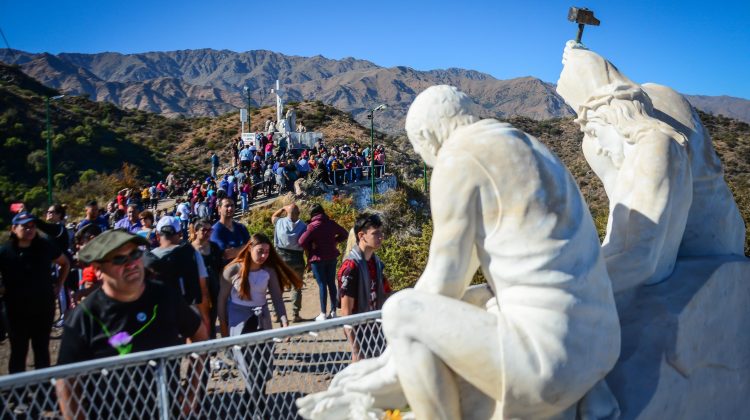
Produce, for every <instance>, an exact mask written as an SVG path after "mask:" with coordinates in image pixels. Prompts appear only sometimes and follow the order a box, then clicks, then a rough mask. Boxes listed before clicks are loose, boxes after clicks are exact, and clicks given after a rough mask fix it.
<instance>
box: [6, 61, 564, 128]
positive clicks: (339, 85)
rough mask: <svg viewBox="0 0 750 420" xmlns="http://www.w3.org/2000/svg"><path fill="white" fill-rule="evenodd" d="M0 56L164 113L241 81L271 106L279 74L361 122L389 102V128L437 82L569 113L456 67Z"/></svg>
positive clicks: (58, 84) (231, 103)
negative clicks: (422, 68) (438, 68)
mask: <svg viewBox="0 0 750 420" xmlns="http://www.w3.org/2000/svg"><path fill="white" fill-rule="evenodd" d="M0 60H2V61H4V62H6V63H14V64H18V65H20V66H21V68H22V69H23V71H24V72H26V73H27V74H29V75H31V76H33V77H34V78H36V79H37V80H39V81H41V82H42V83H43V84H45V85H47V86H50V87H53V88H55V89H58V90H60V91H63V92H66V93H70V94H78V95H81V94H85V95H88V96H89V97H90V98H91V99H93V100H97V101H108V102H111V103H114V104H116V105H118V106H121V107H125V108H135V109H139V110H143V111H149V112H155V113H160V114H163V115H167V116H175V115H184V116H217V115H220V114H223V113H225V112H227V111H229V110H231V109H235V108H237V107H243V106H245V105H246V103H247V97H246V96H245V93H244V92H243V90H242V89H243V87H244V86H248V87H249V94H250V103H251V105H252V106H255V107H259V106H264V105H272V104H273V103H274V100H275V97H274V96H273V95H271V93H270V90H271V88H273V87H274V86H275V81H276V80H277V79H279V80H280V81H281V83H282V85H283V88H284V89H286V91H287V94H286V98H287V100H288V101H298V102H299V101H305V100H320V101H322V102H323V103H325V104H328V105H332V106H334V107H336V108H338V109H341V110H343V111H345V112H348V113H351V114H352V115H353V116H354V118H355V119H356V120H357V121H359V122H360V123H362V124H365V123H366V118H365V115H366V113H367V110H368V109H370V108H372V107H374V106H377V105H378V104H380V103H387V104H388V105H389V106H390V109H389V110H387V111H385V112H383V113H381V114H379V123H380V126H381V129H382V130H384V131H387V132H390V133H398V132H402V131H403V115H404V114H405V111H406V108H408V106H409V104H410V103H411V101H412V100H413V99H414V97H415V96H416V94H417V93H419V92H420V91H421V90H423V89H424V88H426V87H428V86H431V85H434V84H441V83H449V84H452V85H455V86H457V87H459V88H460V89H462V90H463V91H465V92H467V93H468V94H470V95H471V96H472V97H473V98H474V100H475V101H476V102H477V103H478V104H479V105H480V106H481V107H482V111H483V113H484V114H486V115H503V116H513V115H523V116H527V117H530V118H535V119H547V118H553V117H561V116H569V115H572V112H571V110H570V108H569V107H567V106H566V105H565V104H564V103H563V101H562V100H561V99H560V97H559V96H557V94H556V93H555V92H554V88H553V87H552V86H551V85H549V84H548V83H545V82H542V81H541V80H539V79H536V78H532V77H525V78H519V79H512V80H497V79H495V78H493V77H491V76H489V75H487V74H484V73H479V72H476V71H471V70H463V69H447V70H433V71H416V70H414V69H411V68H408V67H393V68H383V67H379V66H376V65H375V64H373V63H371V62H369V61H365V60H357V59H354V58H347V59H343V60H330V59H327V58H324V57H322V56H315V57H297V56H286V55H283V54H279V53H274V52H271V51H247V52H243V53H237V52H232V51H226V50H222V51H216V50H210V49H203V50H186V51H170V52H151V53H143V54H118V53H100V54H67V53H64V54H59V55H51V54H46V53H43V54H31V53H26V52H23V51H11V50H7V49H4V50H0Z"/></svg>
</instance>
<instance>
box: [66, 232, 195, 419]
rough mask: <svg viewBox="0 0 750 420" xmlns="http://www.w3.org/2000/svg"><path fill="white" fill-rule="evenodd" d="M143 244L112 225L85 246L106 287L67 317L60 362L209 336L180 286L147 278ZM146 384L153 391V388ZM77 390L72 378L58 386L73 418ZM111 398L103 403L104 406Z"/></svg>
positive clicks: (86, 257) (85, 255) (86, 256)
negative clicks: (146, 279) (175, 288)
mask: <svg viewBox="0 0 750 420" xmlns="http://www.w3.org/2000/svg"><path fill="white" fill-rule="evenodd" d="M139 245H143V246H146V245H148V241H147V240H146V239H144V238H142V237H140V236H136V235H132V234H130V233H128V232H125V231H122V230H111V231H107V232H105V233H103V234H101V235H99V236H97V237H96V238H95V239H93V240H92V241H91V242H89V243H88V244H86V246H85V247H84V248H83V249H81V251H80V252H79V254H78V255H79V258H80V259H81V261H83V262H85V263H91V264H92V266H93V267H94V270H95V272H96V275H97V276H98V277H99V278H100V279H101V280H102V287H101V288H100V289H98V290H96V291H95V292H93V293H92V294H91V295H90V296H89V297H88V298H87V299H86V300H84V301H83V302H81V304H79V305H78V306H77V307H76V308H75V309H74V310H73V312H72V314H70V316H69V317H67V318H66V320H65V327H64V330H63V336H62V343H61V344H60V354H59V357H58V363H59V364H66V363H73V362H79V361H84V360H90V359H96V358H101V357H108V356H116V355H118V354H119V355H125V354H128V353H131V352H137V351H144V350H152V349H157V348H161V347H168V346H175V345H179V344H183V343H184V342H185V339H186V338H190V339H191V340H192V341H193V342H195V341H201V340H205V339H207V338H208V333H207V331H206V328H205V326H203V324H202V322H201V318H200V316H199V315H198V314H197V313H196V312H194V311H193V310H192V309H190V307H189V306H188V305H187V303H185V301H184V300H183V299H182V298H181V297H180V296H179V295H178V294H177V291H176V290H174V289H173V288H170V287H165V286H164V285H162V284H161V283H159V282H156V281H153V282H152V281H145V279H144V268H143V260H142V258H141V257H142V256H143V251H142V250H141V249H140V248H139V247H138V246H139ZM141 380H142V381H146V380H147V379H146V378H141ZM134 385H136V384H134ZM125 388H128V387H124V388H123V389H125ZM130 388H131V389H133V387H130ZM135 388H138V387H137V386H135ZM143 389H146V391H145V392H148V387H144V388H143ZM78 390H79V388H77V387H75V386H73V385H72V384H71V383H70V382H69V381H59V383H58V385H57V391H58V398H59V401H60V406H61V410H62V412H63V415H64V416H65V417H66V418H67V417H74V415H75V414H76V413H77V411H78V407H77V404H75V402H76V401H79V400H80V396H79V395H77V396H74V395H72V394H73V393H74V392H76V391H78ZM142 397H144V398H146V399H148V398H152V397H153V396H150V397H149V396H148V395H144V396H142ZM110 403H111V402H107V401H104V402H103V404H104V405H105V406H106V405H107V404H110ZM87 408H88V409H95V410H99V408H101V407H93V406H92V407H87ZM105 408H108V407H105ZM123 410H125V408H123ZM97 414H103V412H97ZM112 414H113V415H115V416H117V413H112ZM120 414H122V415H125V414H126V413H125V412H122V413H120Z"/></svg>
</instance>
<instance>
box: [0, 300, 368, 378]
mask: <svg viewBox="0 0 750 420" xmlns="http://www.w3.org/2000/svg"><path fill="white" fill-rule="evenodd" d="M380 314H381V312H380V311H372V312H366V313H362V314H356V315H350V316H346V317H339V318H334V319H329V320H325V321H319V322H311V323H309V324H303V325H295V326H291V327H286V328H277V329H273V330H268V331H260V332H257V333H251V334H244V335H240V336H234V337H225V338H219V339H215V340H209V341H200V342H197V343H192V344H182V345H178V346H172V347H165V348H161V349H156V350H149V351H142V352H138V353H132V354H127V355H124V356H112V357H106V358H102V359H95V360H89V361H84V362H78V363H71V364H69V365H59V366H53V367H49V368H44V369H39V370H35V371H31V372H22V373H16V374H12V375H6V376H2V377H0V390H2V389H5V388H11V387H18V386H21V385H27V384H31V383H40V382H46V381H50V380H54V379H56V378H61V377H65V376H71V375H75V374H77V373H83V372H90V371H93V370H99V369H106V368H111V367H117V368H122V367H123V366H129V365H135V364H141V363H144V362H148V361H151V360H153V359H159V358H173V357H181V356H189V355H190V354H192V353H205V352H209V351H215V350H222V349H226V348H230V347H232V346H237V345H239V346H242V345H249V344H255V343H259V342H263V341H267V340H269V339H271V340H273V339H282V338H285V337H289V336H295V335H300V334H305V333H308V334H309V333H310V332H317V331H321V330H327V329H331V328H335V327H344V326H347V325H349V324H352V323H358V322H361V321H367V320H372V319H379V318H380Z"/></svg>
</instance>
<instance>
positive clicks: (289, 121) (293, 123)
mask: <svg viewBox="0 0 750 420" xmlns="http://www.w3.org/2000/svg"><path fill="white" fill-rule="evenodd" d="M286 126H287V128H288V129H289V131H293V130H294V129H295V128H296V127H297V111H295V110H294V108H290V109H288V110H287V111H286Z"/></svg>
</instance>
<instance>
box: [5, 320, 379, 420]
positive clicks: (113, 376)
mask: <svg viewBox="0 0 750 420" xmlns="http://www.w3.org/2000/svg"><path fill="white" fill-rule="evenodd" d="M379 318H380V311H376V312H369V313H364V314H358V315H354V316H349V317H344V318H336V319H332V320H328V321H323V322H316V323H311V324H306V325H300V326H293V327H288V328H283V329H275V330H270V331H262V332H258V333H254V334H246V335H242V336H236V337H227V338H222V339H218V340H212V341H204V342H200V343H195V344H189V345H183V346H176V347H169V348H164V349H158V350H152V351H148V352H140V353H134V354H129V355H126V356H121V357H109V358H105V359H97V360H91V361H87V362H82V363H75V364H70V365H64V366H56V367H52V368H47V369H41V370H37V371H32V372H25V373H20V374H15V375H9V376H5V377H2V378H0V419H16V418H33V419H37V418H62V417H64V416H63V413H62V411H61V404H60V402H59V401H58V398H62V399H63V401H64V402H65V404H64V405H65V406H66V408H67V409H66V412H67V417H68V418H76V419H78V418H89V419H98V418H118V419H119V418H137V419H156V418H159V419H172V418H217V419H232V418H252V419H255V418H260V419H265V418H273V419H296V418H298V416H297V407H296V405H295V401H296V399H297V398H299V397H301V396H304V395H307V394H309V393H313V392H318V391H322V390H324V389H326V388H327V387H328V384H329V382H330V381H331V379H332V378H333V375H335V374H336V373H337V372H339V371H340V370H342V369H343V368H345V367H346V366H348V365H349V363H351V357H352V351H353V349H354V348H356V349H357V350H358V351H359V354H360V356H361V357H363V358H369V357H376V356H378V355H380V353H382V351H383V350H384V349H385V339H384V337H383V335H382V331H381V328H380V319H379ZM65 395H67V397H66V396H65Z"/></svg>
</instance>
